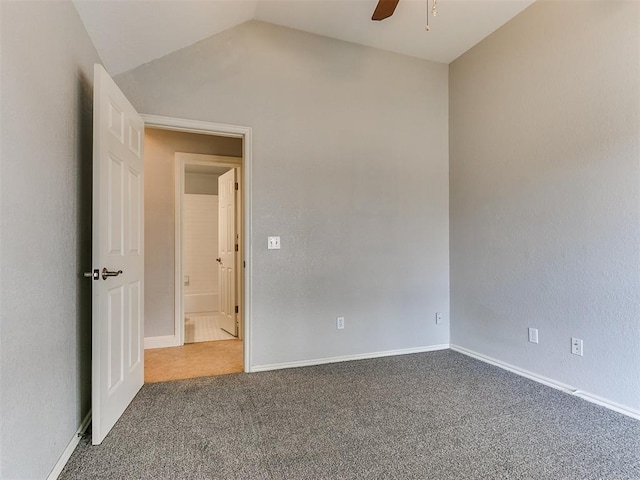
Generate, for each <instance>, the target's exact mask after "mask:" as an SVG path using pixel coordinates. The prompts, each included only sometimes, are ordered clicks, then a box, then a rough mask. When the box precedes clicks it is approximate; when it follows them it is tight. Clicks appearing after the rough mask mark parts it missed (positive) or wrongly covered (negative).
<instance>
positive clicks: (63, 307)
mask: <svg viewBox="0 0 640 480" xmlns="http://www.w3.org/2000/svg"><path fill="white" fill-rule="evenodd" d="M0 19H1V24H0V32H1V33H0V48H1V51H0V58H1V61H2V67H1V68H0V72H1V74H0V75H1V76H0V82H1V84H2V89H1V90H0V95H1V103H0V123H1V124H2V131H1V136H2V138H1V140H0V216H1V217H2V222H0V228H1V230H0V236H1V238H0V265H1V267H0V369H1V370H2V371H1V372H0V478H3V479H7V480H9V479H27V478H28V479H33V478H46V477H47V475H48V474H49V472H50V471H51V469H52V468H53V467H54V465H55V464H56V462H57V461H58V459H59V458H60V456H61V455H62V453H63V452H64V450H65V448H66V447H67V445H68V444H69V442H71V441H72V440H73V439H75V432H76V430H77V429H78V427H79V426H80V423H81V421H82V419H83V418H84V417H85V415H86V414H87V413H88V412H89V409H90V407H91V405H90V401H91V280H88V279H86V278H83V277H82V272H83V271H90V270H91V185H92V158H91V157H92V155H91V149H92V131H91V125H92V120H91V117H92V90H93V80H92V79H93V64H94V63H95V62H100V59H99V57H98V54H97V53H96V51H95V49H94V48H93V46H92V44H91V41H90V40H89V37H88V35H87V33H86V31H85V29H84V26H83V25H82V23H81V21H80V18H79V16H78V14H77V12H76V10H75V8H74V7H73V4H72V3H71V2H5V1H0Z"/></svg>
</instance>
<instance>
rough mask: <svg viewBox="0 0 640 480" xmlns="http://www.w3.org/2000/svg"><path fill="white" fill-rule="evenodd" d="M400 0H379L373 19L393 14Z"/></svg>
mask: <svg viewBox="0 0 640 480" xmlns="http://www.w3.org/2000/svg"><path fill="white" fill-rule="evenodd" d="M398 2H399V0H379V1H378V5H377V6H376V9H375V10H374V12H373V16H372V17H371V20H384V19H385V18H389V17H390V16H391V15H393V12H394V11H395V10H396V7H397V6H398Z"/></svg>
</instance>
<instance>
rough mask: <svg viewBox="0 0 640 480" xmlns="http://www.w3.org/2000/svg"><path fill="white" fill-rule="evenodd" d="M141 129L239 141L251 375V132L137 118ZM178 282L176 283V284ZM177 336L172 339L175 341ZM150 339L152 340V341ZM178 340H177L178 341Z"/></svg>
mask: <svg viewBox="0 0 640 480" xmlns="http://www.w3.org/2000/svg"><path fill="white" fill-rule="evenodd" d="M140 116H141V117H142V120H143V121H144V123H145V126H147V127H152V128H160V129H163V130H173V131H178V132H188V133H200V134H204V135H218V136H222V137H233V138H241V139H242V185H243V191H242V193H243V196H242V208H243V217H244V218H243V223H244V224H243V227H242V236H243V237H242V245H243V248H244V252H243V254H244V258H243V259H242V260H243V261H244V262H245V268H244V269H243V274H244V278H243V282H242V285H243V292H242V297H243V298H242V307H241V309H242V312H243V315H242V322H243V325H242V341H243V350H244V370H245V371H247V372H248V371H251V334H252V328H251V327H252V300H251V298H252V297H251V291H252V288H251V287H252V280H251V272H252V255H251V251H252V241H251V239H252V234H253V232H252V229H251V224H252V223H251V215H252V212H253V204H252V199H251V197H252V191H253V189H252V183H251V179H252V171H253V170H252V158H253V150H252V130H251V127H243V126H239V125H228V124H222V123H212V122H203V121H200V120H187V119H183V118H174V117H163V116H159V115H145V114H143V115H140ZM178 280H181V279H176V281H178ZM177 336H178V335H172V336H171V337H172V338H176V337H177ZM152 338H153V337H152ZM178 340H179V339H178ZM145 348H151V347H147V339H146V338H145Z"/></svg>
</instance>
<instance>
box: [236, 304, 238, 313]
mask: <svg viewBox="0 0 640 480" xmlns="http://www.w3.org/2000/svg"><path fill="white" fill-rule="evenodd" d="M236 313H238V305H236Z"/></svg>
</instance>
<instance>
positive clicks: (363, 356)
mask: <svg viewBox="0 0 640 480" xmlns="http://www.w3.org/2000/svg"><path fill="white" fill-rule="evenodd" d="M448 348H449V344H442V345H428V346H425V347H413V348H403V349H400V350H385V351H381V352H371V353H358V354H355V355H344V356H340V357H326V358H314V359H311V360H299V361H295V362H284V363H272V364H267V365H253V366H252V367H251V370H248V371H250V372H266V371H269V370H281V369H283V368H298V367H313V366H315V365H324V364H327V363H338V362H349V361H351V360H367V359H370V358H380V357H391V356H394V355H409V354H411V353H424V352H433V351H436V350H446V349H448Z"/></svg>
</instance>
